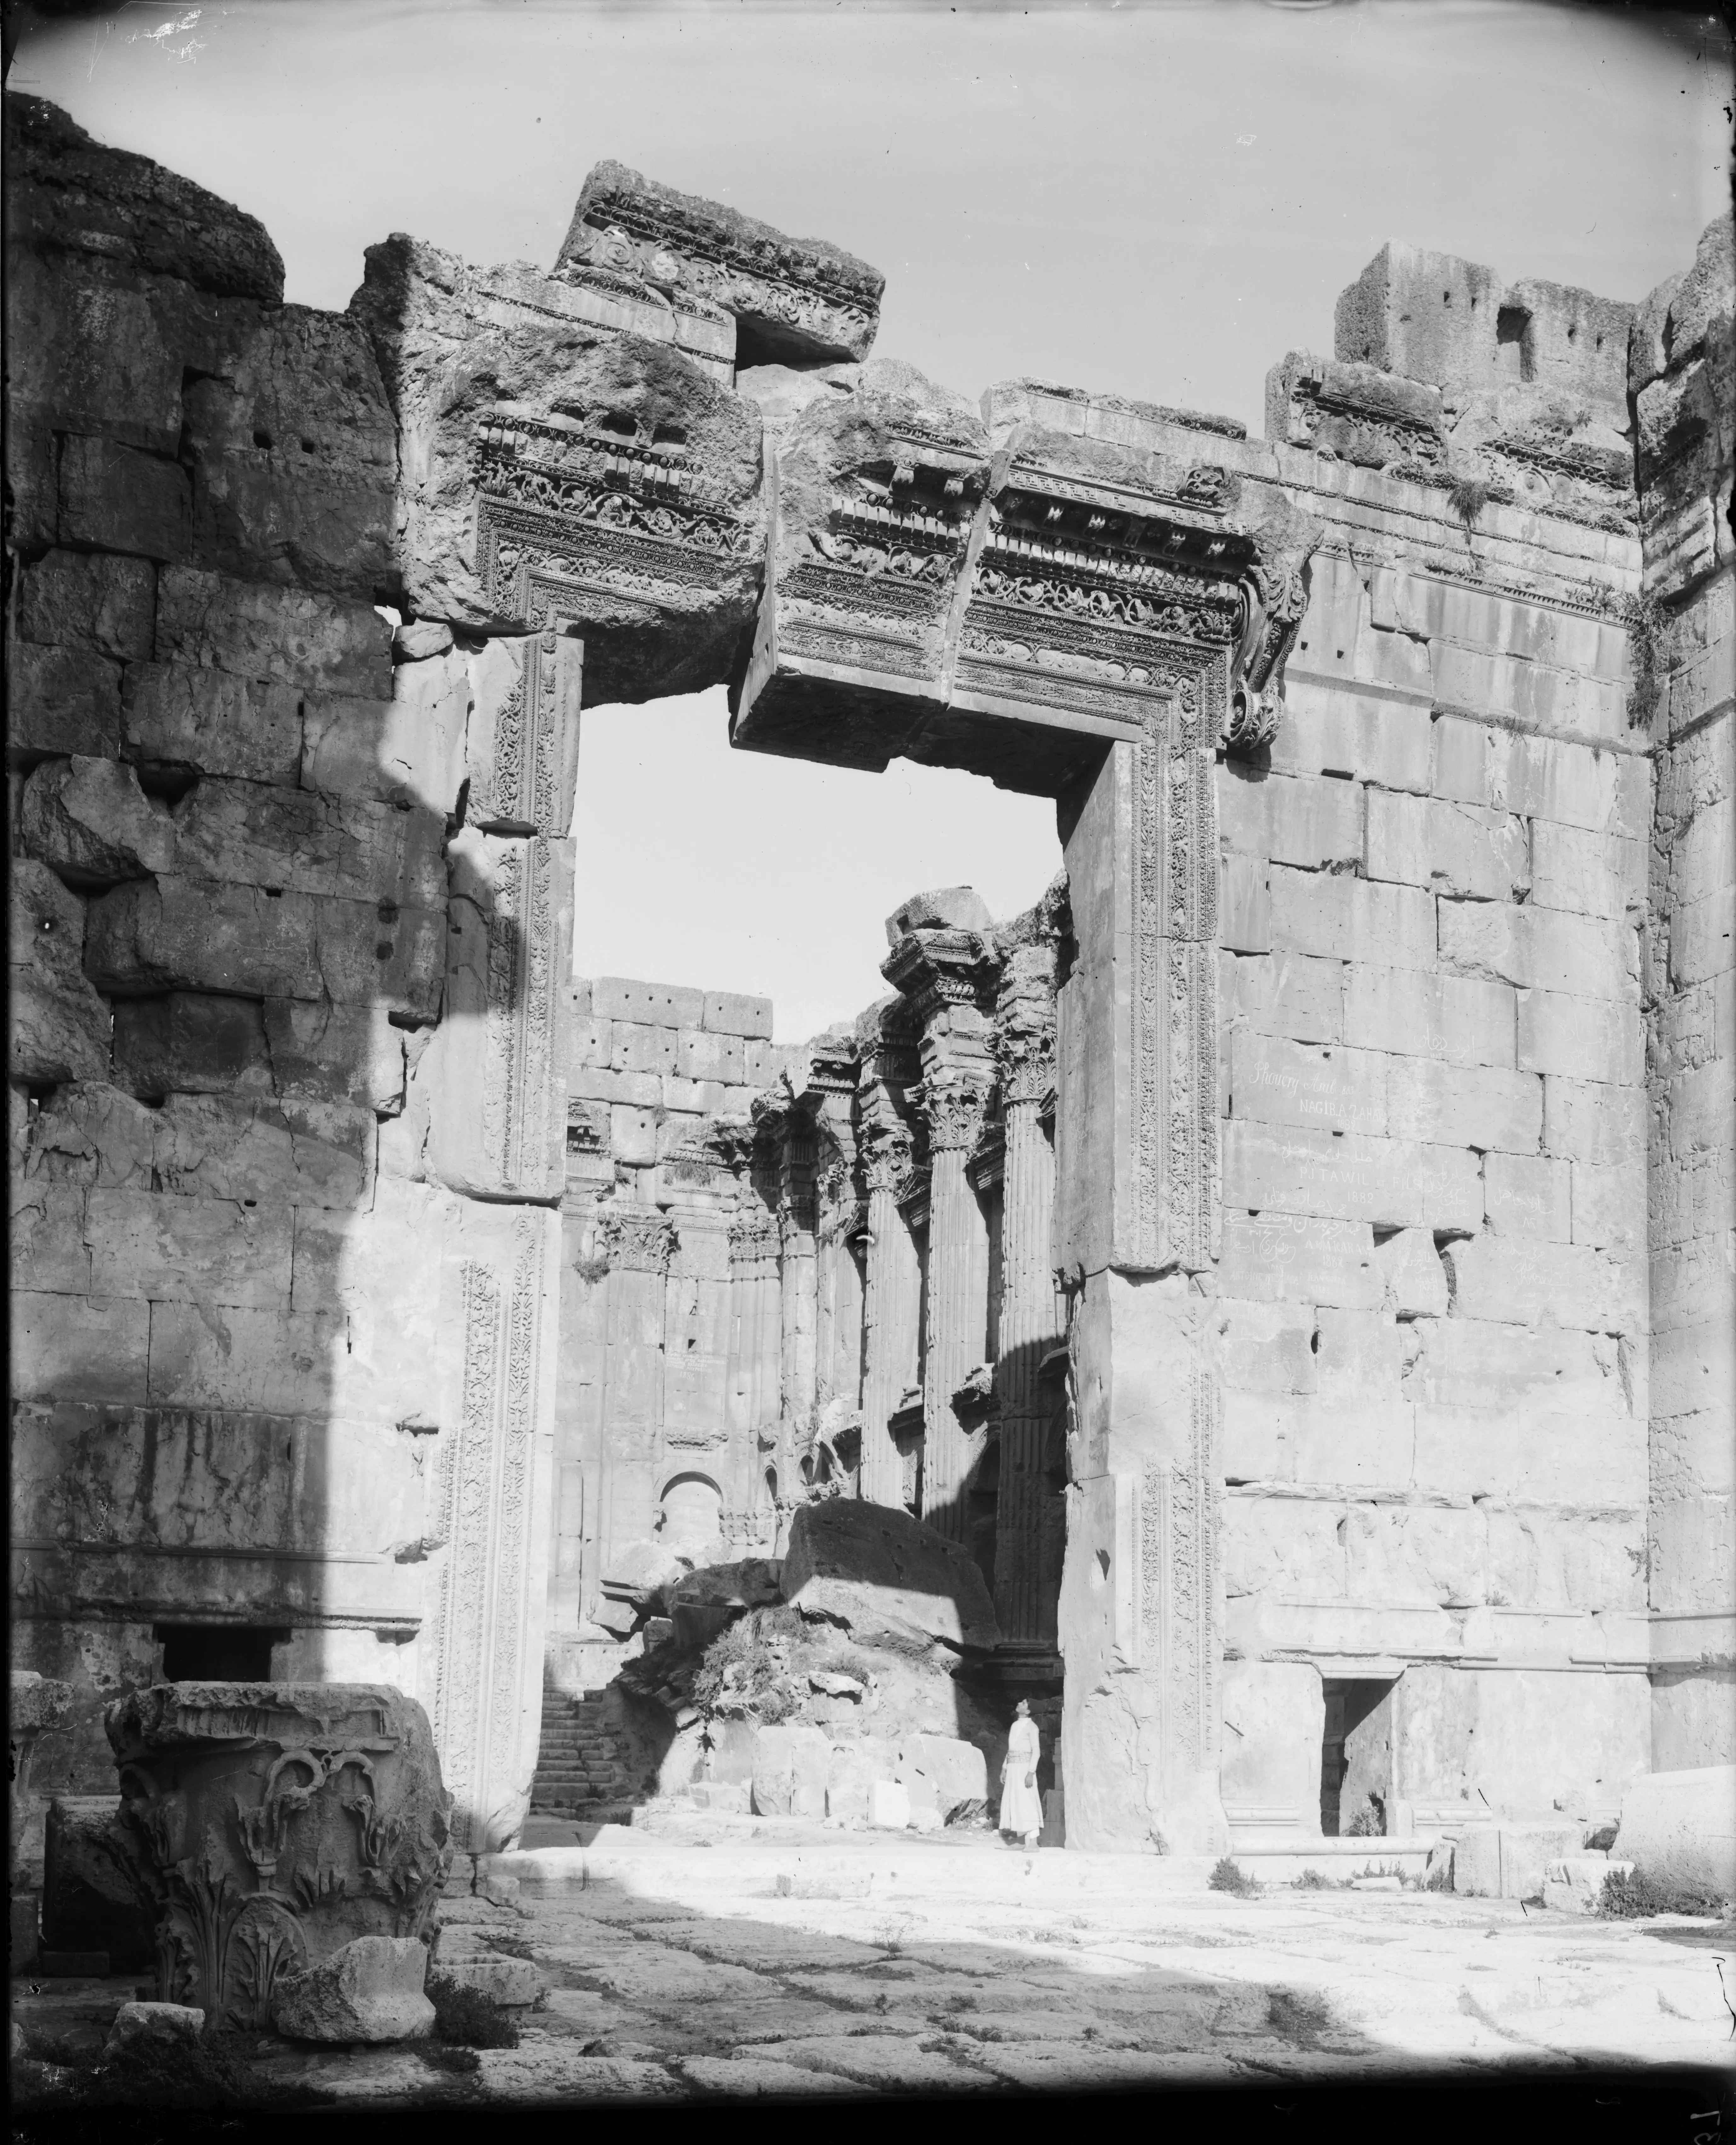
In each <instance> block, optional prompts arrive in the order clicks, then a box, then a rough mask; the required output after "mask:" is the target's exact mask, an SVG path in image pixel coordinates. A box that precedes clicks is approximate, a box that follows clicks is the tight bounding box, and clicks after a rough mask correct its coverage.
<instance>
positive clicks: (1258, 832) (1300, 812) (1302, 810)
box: [1217, 759, 1365, 871]
mask: <svg viewBox="0 0 1736 2145" xmlns="http://www.w3.org/2000/svg"><path fill="white" fill-rule="evenodd" d="M1217 782H1218V825H1219V828H1220V829H1221V833H1222V834H1223V837H1224V839H1225V840H1226V841H1227V842H1228V843H1230V844H1231V846H1232V847H1233V848H1236V849H1248V850H1251V851H1252V852H1253V853H1254V854H1256V855H1259V856H1263V857H1266V858H1270V860H1271V862H1272V863H1282V864H1296V865H1300V866H1301V868H1302V869H1304V870H1305V871H1318V870H1321V869H1322V868H1324V867H1326V866H1327V865H1347V864H1359V863H1361V861H1362V858H1363V848H1364V839H1365V837H1364V833H1363V812H1364V803H1363V800H1364V796H1365V791H1364V789H1363V787H1362V785H1361V784H1360V783H1356V782H1329V781H1326V780H1325V779H1320V778H1317V777H1312V776H1309V775H1281V774H1271V773H1268V772H1266V771H1265V770H1263V769H1256V768H1251V767H1250V766H1249V765H1248V764H1246V762H1245V761H1241V760H1234V759H1230V760H1226V761H1224V762H1223V764H1221V766H1220V768H1219V769H1218V775H1217Z"/></svg>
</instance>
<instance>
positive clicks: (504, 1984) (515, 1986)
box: [430, 1950, 548, 2010]
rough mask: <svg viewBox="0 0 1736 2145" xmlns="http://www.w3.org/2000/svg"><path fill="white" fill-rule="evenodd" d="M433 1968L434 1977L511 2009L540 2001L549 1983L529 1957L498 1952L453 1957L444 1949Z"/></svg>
mask: <svg viewBox="0 0 1736 2145" xmlns="http://www.w3.org/2000/svg"><path fill="white" fill-rule="evenodd" d="M430 1978H436V1979H439V1980H440V1981H450V1983H452V1985H453V1987H454V1988H467V1989H469V1990H470V1993H472V1994H473V1995H475V1996H481V1997H485V1998H487V2000H488V2001H489V2002H490V2003H499V2004H500V2005H502V2006H503V2007H505V2008H507V2009H509V2010H511V2009H522V2008H525V2006H527V2005H529V2004H532V2003H536V2002H538V2001H539V2000H540V1998H541V1996H542V1993H543V1991H544V1990H545V1988H546V1987H547V1986H548V1983H546V1982H545V1979H544V1978H543V1976H542V1974H541V1973H540V1972H539V1971H538V1969H537V1968H535V1966H533V1965H532V1964H531V1963H530V1960H529V1959H528V1958H501V1956H500V1953H498V1952H483V1951H480V1950H479V1951H476V1952H474V1953H470V1954H468V1955H466V1956H464V1957H460V1958H450V1959H449V1958H447V1957H446V1956H445V1952H444V1950H442V1953H441V1955H440V1958H439V1959H438V1961H437V1962H436V1963H435V1964H434V1966H433V1967H432V1968H430Z"/></svg>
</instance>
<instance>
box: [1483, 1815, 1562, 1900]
mask: <svg viewBox="0 0 1736 2145" xmlns="http://www.w3.org/2000/svg"><path fill="white" fill-rule="evenodd" d="M1583 1834H1584V1826H1582V1825H1579V1824H1565V1825H1564V1824H1491V1825H1479V1826H1476V1827H1475V1828H1473V1829H1470V1830H1468V1831H1465V1832H1462V1833H1460V1835H1459V1836H1458V1838H1457V1839H1456V1840H1455V1842H1454V1846H1453V1889H1454V1890H1455V1892H1460V1893H1466V1894H1470V1896H1471V1897H1472V1898H1474V1899H1535V1898H1536V1897H1537V1896H1538V1895H1539V1894H1540V1893H1541V1892H1542V1890H1543V1879H1544V1869H1546V1867H1547V1866H1548V1865H1549V1864H1550V1863H1551V1862H1556V1861H1559V1859H1561V1858H1562V1856H1564V1855H1567V1854H1577V1853H1578V1851H1579V1845H1580V1843H1581V1839H1582V1836H1583Z"/></svg>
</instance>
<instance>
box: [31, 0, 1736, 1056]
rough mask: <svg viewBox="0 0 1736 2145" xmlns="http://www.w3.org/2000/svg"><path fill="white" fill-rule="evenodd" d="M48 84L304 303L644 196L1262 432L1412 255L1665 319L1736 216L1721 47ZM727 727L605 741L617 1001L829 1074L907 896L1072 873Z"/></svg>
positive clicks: (251, 53) (945, 325)
mask: <svg viewBox="0 0 1736 2145" xmlns="http://www.w3.org/2000/svg"><path fill="white" fill-rule="evenodd" d="M10 84H11V87H13V88H16V89H21V90H27V91H30V92H32V93H34V94H36V95H38V96H43V97H51V98H52V99H53V100H54V101H55V102H57V103H58V104H61V105H62V106H64V107H66V108H67V110H68V111H69V112H71V113H72V116H73V117H75V118H76V119H77V120H78V121H79V122H80V123H81V124H82V126H84V127H86V128H87V129H88V131H89V132H91V133H92V134H93V135H95V136H96V137H97V138H98V139H100V140H103V141H107V142H113V143H115V144H117V145H118V146H120V147H126V148H129V149H134V150H138V151H142V152H144V153H145V154H147V155H148V156H152V157H156V158H157V159H158V160H159V161H160V162H163V163H166V164H168V165H170V166H172V167H173V168H174V169H176V170H177V171H180V172H185V173H187V175H188V176H189V177H192V178H195V179H196V180H198V181H199V182H201V184H203V185H205V186H206V187H210V188H211V190H212V191H213V192H216V193H218V194H221V195H222V196H224V197H226V199H228V200H231V201H233V202H238V203H239V204H240V205H241V207H244V208H246V209H248V210H249V211H251V212H252V213H253V214H254V215H256V216H258V217H259V218H260V219H261V221H262V222H263V223H264V224H265V225H266V228H267V229H268V230H269V231H271V235H272V236H273V238H274V239H275V240H276V242H277V245H278V247H279V249H280V250H281V252H282V255H283V257H284V261H285V265H286V271H287V293H286V294H287V296H289V297H290V298H291V299H292V300H296V301H300V302H301V303H304V304H308V305H315V306H334V307H341V306H343V305H344V304H345V303H346V301H347V300H348V298H349V296H350V293H351V291H352V290H353V289H354V288H355V286H356V284H357V282H358V281H360V280H361V255H362V249H363V248H364V246H367V245H370V244H371V243H372V242H373V241H375V240H376V239H378V238H381V237H383V236H386V233H388V232H389V231H410V232H413V233H415V235H416V236H420V237H424V238H427V239H430V240H433V241H435V242H436V243H437V244H439V245H440V246H448V247H450V248H453V249H454V250H455V251H459V252H461V253H463V254H465V255H467V256H469V257H470V258H471V259H472V260H475V261H484V262H488V261H515V260H517V261H530V262H532V263H534V264H535V265H537V266H542V267H546V266H549V265H550V264H551V263H552V261H553V260H554V258H555V251H556V249H557V247H558V246H559V244H560V239H561V237H562V236H563V235H564V234H565V230H566V226H567V223H568V221H569V219H570V216H571V212H572V207H573V202H574V200H575V197H576V196H577V193H578V191H579V185H580V183H581V182H582V181H583V178H584V173H585V172H586V171H587V170H588V169H589V167H590V165H591V164H592V163H594V162H596V161H597V160H598V159H599V158H601V157H619V158H620V159H621V160H622V161H623V162H626V163H629V164H632V165H635V166H637V167H639V169H640V170H642V171H644V172H648V173H649V174H651V175H652V176H654V177H658V178H661V179H664V180H666V181H668V182H669V183H670V184H672V185H674V186H678V187H684V188H685V189H687V190H689V191H690V192H696V193H701V194H707V195H709V196H711V197H714V199H718V200H722V201H725V202H731V203H733V204H734V205H735V206H737V207H740V208H743V209H744V210H747V211H748V212H750V213H752V214H754V215H756V216H763V217H764V218H766V219H767V220H768V221H770V222H773V223H775V224H778V225H779V226H782V227H783V229H785V230H787V231H793V232H796V233H799V234H803V235H813V236H820V237H824V238H829V239H832V240H833V241H836V242H837V243H838V244H839V245H842V246H848V248H849V249H850V250H851V251H853V252H856V253H858V254H861V255H862V256H864V257H865V258H867V259H868V260H870V261H873V262H874V263H875V264H876V266H878V267H880V268H882V269H883V270H884V271H885V272H886V276H887V279H888V281H887V292H886V299H885V303H884V308H883V315H882V326H881V330H880V335H879V340H878V345H877V347H878V350H879V351H882V352H883V353H884V354H886V355H888V356H898V357H903V358H907V359H908V360H910V361H913V363H915V364H917V365H918V366H921V367H922V368H923V370H924V371H927V372H928V373H930V374H932V375H933V376H934V377H935V378H937V379H938V380H941V381H945V382H946V383H947V384H948V385H949V386H953V387H956V388H958V389H960V390H962V391H964V392H966V393H967V394H970V395H972V396H974V395H976V394H977V393H979V392H980V391H981V390H982V388H983V387H985V386H987V384H988V383H989V382H990V381H993V380H997V379H1005V378H1007V377H1009V376H1014V375H1017V374H1020V373H1036V374H1039V375H1042V376H1047V377H1050V378H1053V379H1058V380H1062V381H1070V382H1072V383H1075V384H1077V385H1078V386H1085V387H1095V388H1100V389H1105V390H1108V391H1117V392H1120V393H1123V394H1130V395H1136V396H1146V397H1148V398H1150V399H1152V400H1153V401H1161V402H1166V403H1171V404H1179V405H1181V406H1187V407H1191V408H1196V409H1205V410H1213V411H1223V412H1225V413H1226V414H1228V415H1230V416H1236V417H1239V418H1241V419H1242V420H1243V421H1245V422H1246V424H1247V425H1248V426H1249V428H1250V430H1252V431H1254V432H1256V433H1257V432H1258V431H1259V430H1260V428H1261V389H1262V382H1263V380H1264V377H1265V374H1266V369H1267V368H1268V366H1271V364H1273V363H1274V362H1275V361H1276V360H1277V359H1278V358H1280V357H1281V356H1282V355H1283V354H1284V353H1285V352H1286V351H1289V350H1296V349H1313V350H1320V349H1323V348H1324V349H1326V350H1328V351H1330V349H1331V332H1332V303H1333V300H1334V299H1335V297H1336V295H1337V293H1338V291H1340V290H1341V288H1342V287H1343V286H1344V285H1345V284H1346V283H1347V282H1349V281H1351V280H1352V279H1353V278H1354V277H1355V275H1356V274H1357V272H1358V271H1359V270H1360V268H1361V267H1362V266H1363V265H1364V263H1365V261H1368V259H1369V258H1370V256H1372V255H1373V254H1374V253H1375V251H1377V250H1378V248H1379V246H1380V244H1381V243H1382V241H1384V240H1385V239H1387V238H1389V237H1393V238H1403V239H1406V240H1409V241H1411V242H1412V243H1414V244H1417V245H1421V246H1434V247H1438V248H1440V249H1441V250H1442V251H1447V252H1452V253H1459V254H1463V255H1466V256H1469V257H1470V258H1471V259H1473V260H1476V261H1485V262H1487V263H1489V264H1490V266H1493V267H1495V269H1496V270H1498V271H1500V273H1502V274H1503V275H1505V276H1521V275H1532V276H1545V277H1549V278H1552V279H1554V280H1555V281H1561V282H1567V283H1577V284H1583V285H1586V286H1589V287H1590V288H1592V289H1594V290H1595V291H1600V292H1602V293H1604V295H1606V296H1611V297H1616V298H1625V299H1639V298H1641V297H1643V296H1644V295H1645V293H1646V291H1648V290H1649V289H1650V288H1651V287H1652V286H1653V285H1654V284H1655V283H1657V282H1659V281H1661V280H1662V278H1663V277H1664V276H1666V275H1668V274H1669V273H1670V272H1671V271H1674V270H1675V269H1677V268H1679V267H1682V266H1685V265H1686V264H1687V262H1688V261H1689V259H1690V258H1691V257H1692V255H1693V251H1694V241H1695V240H1696V238H1697V237H1698V236H1699V232H1700V231H1701V230H1702V228H1703V227H1704V225H1705V224H1706V223H1707V222H1708V221H1709V220H1710V219H1711V218H1712V217H1713V216H1715V215H1717V214H1718V213H1719V212H1720V211H1721V210H1722V209H1723V208H1724V207H1727V206H1728V205H1729V177H1728V170H1729V166H1728V151H1727V144H1728V142H1729V113H1728V106H1729V101H1730V97H1731V93H1732V92H1731V87H1730V60H1729V41H1728V38H1727V37H1726V35H1725V33H1724V31H1723V30H1722V28H1721V27H1719V24H1718V22H1717V21H1716V18H1715V17H1713V16H1712V15H1711V14H1710V13H1709V12H1704V13H1684V14H1680V15H1675V16H1666V15H1663V14H1660V13H1659V12H1655V11H1652V10H1649V9H1644V8H1635V9H1633V10H1631V11H1629V10H1624V9H1620V8H1615V7H1574V6H1557V5H1544V4H1533V0H1340V3H1339V4H1336V5H1335V4H1331V0H1326V4H1313V0H1287V3H1286V0H1210V4H1206V0H1200V4H1191V0H1189V3H1188V4H1176V5H1144V6H1142V5H1137V4H1132V0H1127V4H1119V5H1117V4H1109V0H1103V3H1102V4H1098V5H1095V6H1090V7H1085V6H1079V7H1053V6H1043V5H1037V6H1032V7H1028V8H1027V7H1019V6H1016V5H1008V6H1003V7H978V6H971V5H961V6H959V7H956V8H954V7H950V6H948V5H946V4H944V0H938V4H929V5H927V6H923V7H897V6H891V5H887V4H883V0H873V4H866V5H864V4H860V0H840V4H837V5H833V6H827V5H824V4H823V0H795V4H786V5H777V6H771V5H760V6H745V5H739V4H723V3H722V0H716V4H701V5H675V4H656V0H634V3H633V4H630V5H602V4H589V3H588V0H225V4H217V5H205V6H201V7H192V6H188V5H184V4H177V5H175V6H167V7H166V6H162V5H160V4H157V5H146V4H141V0H130V4H128V5H127V6H125V7H121V8H119V9H118V10H117V11H116V12H114V13H112V15H108V16H106V17H103V18H102V19H101V20H100V21H97V22H82V23H78V24H74V25H66V26H61V27H52V28H46V29H42V30H38V31H35V32H29V33H27V35H26V36H25V37H24V38H23V40H22V42H21V44H20V46H19V48H18V52H17V58H16V60H15V62H14V65H13V68H12V75H11V77H10ZM726 724H727V716H726V713H725V710H724V699H723V694H721V692H718V693H714V694H703V695H699V696H698V697H696V698H694V699H686V700H679V701H675V700H671V701H665V702H662V703H660V704H658V705H656V706H654V707H649V708H639V709H596V710H593V711H588V712H587V714H586V715H585V717H584V739H583V742H582V746H581V752H580V772H579V809H578V813H577V817H576V821H575V831H576V833H577V835H578V838H579V893H578V903H579V913H578V923H577V930H576V934H575V966H576V968H577V969H578V971H579V973H581V974H591V973H614V974H622V975H631V976H641V977H647V978H658V979H660V980H667V981H670V982H676V983H706V984H709V985H712V986H714V987H715V988H723V989H733V990H743V991H754V992H759V993H766V994H769V996H771V997H772V998H773V1001H774V1003H775V1007H776V1021H777V1033H778V1037H779V1038H780V1039H781V1040H784V1041H789V1040H795V1039H798V1038H802V1037H803V1036H806V1035H808V1034H811V1033H814V1032H815V1031H816V1030H818V1028H821V1027H823V1025H825V1024H826V1023H828V1021H829V1020H831V1019H833V1018H838V1017H840V1016H844V1015H848V1014H850V1013H853V1012H854V1011H856V1010H857V1009H858V1008H859V1007H860V1006H862V1005H863V1004H864V1003H867V1002H868V1000H869V999H870V998H874V997H876V996H878V995H879V994H880V993H881V992H882V991H883V989H884V988H885V987H884V985H883V983H881V981H880V979H879V977H878V961H879V959H880V958H882V956H883V952H884V938H883V932H882V929H881V919H882V918H883V917H885V916H886V915H887V914H888V913H889V912H890V910H891V909H892V908H893V907H895V906H896V904H897V903H898V902H899V901H900V900H902V899H903V897H904V896H905V895H906V894H908V893H913V892H914V891H917V890H918V889H919V888H924V887H930V886H937V885H943V884H949V883H958V882H961V881H962V882H964V883H970V884H972V885H974V886H976V887H977V888H978V889H979V891H980V892H981V893H982V894H983V896H984V898H986V899H987V902H988V903H989V906H990V908H992V909H993V910H994V911H995V913H997V914H1000V915H1007V914H1011V913H1013V912H1014V911H1015V910H1017V909H1018V908H1023V907H1025V906H1027V904H1028V903H1030V902H1031V901H1032V900H1034V899H1035V898H1036V897H1037V894H1038V893H1040V892H1041V891H1042V888H1043V887H1044V885H1046V884H1047V882H1048V880H1049V878H1051V877H1052V875H1053V873H1054V872H1055V871H1056V870H1057V868H1059V863H1060V857H1059V850H1058V848H1057V843H1056V839H1055V833H1054V826H1053V820H1052V812H1051V809H1050V808H1049V807H1048V806H1047V805H1046V804H1042V803H1039V802H1037V801H1036V800H1033V799H1024V798H1015V797H1011V796H1007V795H1003V794H1001V793H1000V792H997V791H995V790H993V789H991V788H990V787H989V786H988V785H987V784H985V783H982V782H980V781H977V780H974V779H972V778H971V777H969V776H967V775H953V774H943V773H938V772H934V771H932V770H923V769H909V768H903V767H898V766H895V767H894V769H893V770H892V771H891V772H889V773H888V774H886V775H883V776H873V775H864V774H850V773H846V772H843V771H840V770H836V769H823V768H810V767H807V766H804V765H802V764H797V763H791V762H786V761H780V760H772V759H760V758H759V757H758V756H757V755H754V754H732V753H731V752H730V751H729V748H728V744H727V739H726Z"/></svg>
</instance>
